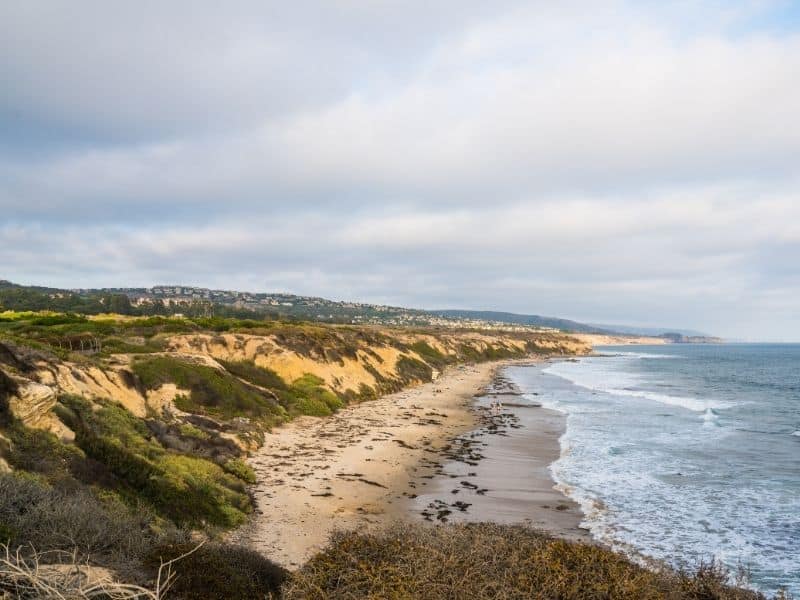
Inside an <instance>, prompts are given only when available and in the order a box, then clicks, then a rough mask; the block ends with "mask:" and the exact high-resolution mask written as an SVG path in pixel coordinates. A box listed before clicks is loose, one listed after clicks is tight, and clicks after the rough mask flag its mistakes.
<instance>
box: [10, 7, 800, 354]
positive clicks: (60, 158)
mask: <svg viewBox="0 0 800 600" xmlns="http://www.w3.org/2000/svg"><path fill="white" fill-rule="evenodd" d="M0 90H2V93H0V279H9V280H12V281H15V282H18V283H25V284H38V285H50V286H57V287H67V288H76V287H114V286H120V287H121V286H150V285H155V284H159V283H163V284H168V283H183V284H187V285H198V286H205V287H213V288H223V289H241V290H249V291H287V292H291V293H297V294H307V295H316V296H324V297H328V298H332V299H343V300H344V299H348V300H359V301H364V302H378V303H389V304H393V305H401V306H410V307H421V308H472V309H495V310H504V311H514V312H521V313H535V314H543V315H550V316H559V317H565V318H572V319H577V320H582V321H588V322H593V323H619V324H631V325H641V326H646V325H647V326H665V327H684V328H692V329H697V330H701V331H706V332H710V333H713V334H718V335H722V336H725V337H728V338H735V339H742V340H772V341H800V310H798V308H800V2H797V1H769V0H752V1H749V2H734V1H719V2H717V1H708V2H700V1H689V0H685V1H682V0H678V1H675V2H667V3H664V2H655V1H652V2H651V1H649V0H640V1H638V2H621V1H610V0H609V1H607V0H592V1H591V2H573V1H570V0H566V1H564V2H536V1H531V0H528V1H524V2H518V1H515V0H495V1H493V2H478V1H473V0H438V1H435V2H431V1H430V0H426V1H424V2H422V1H418V0H404V1H402V2H401V1H381V0H369V1H367V0H364V1H361V0H338V1H337V0H326V1H311V0H297V1H294V2H270V1H266V2H265V1H252V2H249V1H228V2H224V3H223V2H215V1H214V2H212V1H202V0H191V1H190V0H175V1H171V2H160V1H150V0H140V1H138V2H121V1H114V0H112V1H109V0H97V1H92V0H78V1H75V0H52V1H50V2H31V1H29V0H6V1H4V2H2V3H0Z"/></svg>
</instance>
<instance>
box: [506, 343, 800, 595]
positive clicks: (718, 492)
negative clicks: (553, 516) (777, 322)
mask: <svg viewBox="0 0 800 600" xmlns="http://www.w3.org/2000/svg"><path fill="white" fill-rule="evenodd" d="M597 351H598V352H599V353H602V354H603V356H592V357H585V358H580V359H577V360H566V361H558V362H552V363H548V364H546V365H539V366H531V367H523V366H515V367H509V368H508V369H507V370H506V375H507V376H508V377H509V378H510V379H512V380H513V381H514V382H515V383H516V385H517V386H518V387H519V388H520V390H521V391H522V392H524V393H525V394H526V398H527V399H528V400H529V401H530V402H537V403H541V404H542V405H543V406H545V407H547V408H551V409H555V410H558V411H561V412H563V413H565V414H566V415H567V419H566V432H565V433H564V434H563V435H562V437H561V439H560V444H561V455H560V458H559V459H558V460H557V461H556V462H554V463H553V464H552V465H551V467H550V469H551V472H552V475H553V478H554V479H555V480H556V482H557V485H558V486H559V487H560V488H561V489H562V490H563V491H564V492H565V493H566V494H567V495H568V496H570V497H571V498H573V499H574V500H576V501H577V502H578V503H579V504H580V505H581V507H582V509H583V511H584V513H585V519H584V523H583V525H584V526H585V527H588V528H589V529H590V531H591V533H592V535H593V536H594V537H596V538H598V539H600V540H602V541H603V542H606V543H607V544H609V545H611V546H612V547H614V548H617V549H619V550H622V551H625V552H627V553H628V554H630V555H633V556H638V557H652V558H655V559H659V560H664V561H667V562H669V563H670V564H673V565H675V566H687V567H692V566H693V565H696V564H698V563H699V562H700V561H709V560H711V559H714V560H718V561H721V562H722V563H724V564H726V565H728V566H729V567H731V568H733V569H738V568H739V567H743V568H744V569H746V570H747V571H748V572H749V578H750V581H751V584H752V585H753V586H754V587H756V588H758V589H761V590H763V591H765V592H775V591H776V590H777V589H779V588H781V587H784V588H786V589H787V590H788V591H790V592H791V593H793V594H794V595H795V597H798V596H800V345H767V344H727V345H681V344H674V345H665V346H624V347H600V348H597Z"/></svg>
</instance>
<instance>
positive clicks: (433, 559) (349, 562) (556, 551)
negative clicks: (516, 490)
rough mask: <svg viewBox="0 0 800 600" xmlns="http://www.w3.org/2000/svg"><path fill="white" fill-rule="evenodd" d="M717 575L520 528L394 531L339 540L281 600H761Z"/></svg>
mask: <svg viewBox="0 0 800 600" xmlns="http://www.w3.org/2000/svg"><path fill="white" fill-rule="evenodd" d="M726 580H727V576H726V573H725V571H724V570H723V569H720V568H718V567H714V566H705V567H701V568H700V569H699V570H697V571H696V572H695V573H693V574H687V573H679V572H675V571H670V570H666V569H665V570H664V571H662V572H655V571H651V570H648V569H646V568H644V567H642V566H639V565H637V564H635V563H633V562H631V561H630V560H628V559H627V558H626V557H625V556H623V555H622V554H619V553H616V552H613V551H611V550H608V549H605V548H603V547H601V546H598V545H594V544H586V543H577V542H569V541H565V540H561V539H555V538H552V537H549V536H547V535H545V534H543V533H541V532H537V531H535V530H532V529H530V528H527V527H523V526H508V525H498V524H493V523H474V524H467V525H452V524H449V525H440V526H435V527H431V526H425V525H420V524H397V525H395V526H393V527H391V528H389V529H388V530H387V531H385V532H381V533H378V534H366V533H358V532H350V533H339V534H336V535H335V536H334V537H333V539H332V541H331V543H330V545H329V546H328V547H327V548H325V549H324V550H323V551H322V552H320V553H319V554H317V555H316V556H314V557H313V558H312V559H311V560H310V561H309V562H308V563H307V564H306V565H305V566H304V567H303V568H302V569H300V570H299V571H298V572H297V573H295V574H294V576H293V577H292V579H291V580H290V581H289V582H288V583H287V585H286V587H285V590H284V597H285V598H287V599H300V598H302V599H304V600H315V599H319V600H323V599H326V598H337V599H339V600H350V599H352V600H356V599H360V598H384V599H398V600H399V599H401V598H402V599H404V598H425V599H427V600H438V599H441V600H445V599H447V600H461V599H463V600H468V599H472V598H502V599H504V600H505V599H507V600H511V599H519V600H523V599H525V600H530V599H556V598H558V599H562V600H568V599H575V600H578V599H581V600H582V599H590V598H598V599H599V598H608V599H617V600H643V599H644V600H647V599H652V600H656V599H658V600H758V599H761V598H763V596H761V595H759V594H757V593H755V592H752V591H749V590H746V589H742V588H735V587H731V586H729V585H727V583H726Z"/></svg>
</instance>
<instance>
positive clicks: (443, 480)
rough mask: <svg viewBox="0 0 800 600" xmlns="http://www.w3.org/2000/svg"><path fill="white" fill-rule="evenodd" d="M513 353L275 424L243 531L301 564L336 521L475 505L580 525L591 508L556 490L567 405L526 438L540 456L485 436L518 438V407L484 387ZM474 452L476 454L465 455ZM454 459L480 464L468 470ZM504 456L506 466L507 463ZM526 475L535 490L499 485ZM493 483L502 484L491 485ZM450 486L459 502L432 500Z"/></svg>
mask: <svg viewBox="0 0 800 600" xmlns="http://www.w3.org/2000/svg"><path fill="white" fill-rule="evenodd" d="M504 364H507V361H506V362H495V363H485V364H479V365H469V366H459V367H454V368H451V369H449V370H447V371H446V372H445V373H443V374H442V375H441V376H440V377H439V378H438V379H437V380H436V381H435V382H432V383H427V384H424V385H420V386H418V387H415V388H412V389H408V390H404V391H401V392H398V393H396V394H392V395H389V396H384V397H382V398H379V399H377V400H374V401H369V402H364V403H362V404H359V405H355V406H352V407H348V408H346V409H344V410H342V411H340V412H338V413H337V414H335V415H333V416H332V417H328V418H322V419H320V418H313V417H303V418H301V419H298V420H296V421H294V422H292V423H291V424H289V425H287V426H285V427H282V428H280V429H277V430H275V431H274V432H273V433H271V434H268V435H267V436H266V440H265V443H264V445H263V447H262V448H261V449H259V451H258V452H257V453H256V454H255V455H254V456H253V457H252V458H251V459H250V461H249V462H250V464H251V466H252V467H253V468H254V469H255V471H256V475H257V477H258V482H259V483H258V484H257V485H256V486H255V487H254V489H253V493H254V497H255V500H256V513H255V515H254V516H253V518H252V519H251V522H250V523H248V524H247V525H245V526H244V527H243V528H241V529H240V530H239V531H237V532H236V533H235V534H234V539H235V540H236V541H238V542H240V543H244V544H246V545H248V546H249V547H251V548H253V549H255V550H257V551H259V552H261V553H262V554H264V555H265V556H268V557H269V558H271V559H272V560H275V561H277V562H279V563H281V564H282V565H284V566H286V567H290V568H292V567H296V566H298V565H300V564H302V563H303V562H304V561H305V560H307V559H308V558H309V557H310V556H312V555H313V554H314V553H315V552H317V551H318V550H319V549H320V548H322V547H323V546H324V545H325V543H326V542H327V540H328V539H329V537H330V535H331V533H332V532H333V531H334V530H336V529H356V528H357V529H364V528H373V527H380V526H382V525H385V524H388V523H390V522H391V521H394V520H397V519H401V518H414V519H417V518H419V519H423V518H426V519H428V520H431V521H437V520H438V521H441V520H449V519H450V518H457V516H458V515H461V514H463V515H467V514H469V515H470V517H479V518H480V519H485V520H495V521H500V522H511V521H514V522H522V521H524V520H525V519H529V520H530V522H531V523H532V524H533V525H535V526H538V527H542V528H546V529H548V530H551V531H553V532H554V533H556V534H559V535H568V536H570V537H574V536H575V535H578V533H576V532H579V531H580V530H578V529H577V526H578V522H579V520H580V513H579V511H578V510H577V507H576V506H574V505H573V504H572V503H571V502H570V501H569V500H568V499H566V498H565V497H564V496H562V495H561V494H560V493H559V492H557V491H555V490H554V489H553V482H552V480H551V479H550V478H549V474H548V473H547V465H549V463H550V462H552V460H554V459H555V458H556V457H557V455H558V451H559V450H558V436H559V435H560V431H561V430H562V429H563V423H561V422H559V421H558V419H557V418H556V417H557V414H556V413H550V411H545V409H535V410H536V411H537V412H538V414H541V415H542V419H541V420H540V421H539V422H538V425H536V427H537V428H538V429H537V433H534V432H532V431H528V435H527V436H526V438H530V437H531V436H532V437H533V438H534V439H536V438H538V437H539V435H538V432H539V430H540V432H541V440H540V443H538V444H534V447H532V448H527V449H524V448H517V452H518V456H522V455H523V454H524V455H526V456H528V457H530V456H531V455H533V456H535V457H536V460H534V461H533V462H531V460H527V461H526V464H525V465H522V464H521V463H520V462H519V460H516V461H515V460H514V457H513V456H512V455H511V454H509V453H508V450H507V449H505V448H503V449H501V450H500V452H501V454H502V453H505V456H500V455H495V454H496V453H495V451H494V449H493V448H494V446H495V444H489V445H487V444H486V442H485V440H483V439H482V438H483V437H485V436H486V435H488V433H487V432H491V431H494V432H495V433H500V437H498V438H497V439H498V440H500V439H502V440H503V441H504V442H505V441H507V440H510V441H512V442H513V438H511V437H505V435H506V434H505V433H503V432H504V431H506V430H507V429H509V428H510V426H511V423H512V421H514V417H513V416H512V414H511V413H505V414H504V415H500V416H492V415H490V414H489V411H488V409H487V408H486V407H485V405H486V404H487V402H486V397H479V398H478V399H477V400H476V398H475V397H476V395H478V396H483V394H485V392H486V390H487V388H492V386H493V385H494V386H496V385H497V384H498V382H501V381H502V378H497V372H498V369H499V368H500V367H501V366H502V365H504ZM490 391H491V389H490ZM554 415H555V416H554ZM529 426H530V425H526V427H529ZM493 441H494V440H493ZM517 443H518V444H519V443H521V442H519V440H518V441H517ZM490 446H491V447H492V448H491V449H490V448H489V447H490ZM481 452H486V455H485V456H484V454H481ZM465 458H466V459H467V461H468V462H469V463H472V464H471V465H468V464H467V463H464V462H463V460H464V459H465ZM471 459H475V460H471ZM487 460H488V463H487V462H486V461H487ZM498 460H499V461H500V463H497V462H496V461H498ZM537 460H538V463H536V461H537ZM503 461H506V462H503ZM454 464H461V465H462V466H465V467H468V468H469V471H470V472H469V473H466V472H465V473H463V477H462V476H461V475H462V474H459V475H458V477H459V478H460V479H458V480H456V479H454V477H455V476H454V475H453V473H452V472H451V470H452V465H454ZM497 464H503V465H504V466H503V468H502V469H498V468H497ZM485 465H488V467H487V466H485ZM521 468H524V469H525V471H524V473H525V477H524V478H522V477H520V475H521V474H522V472H521V471H520V470H519V469H521ZM487 469H488V470H487ZM490 473H491V474H490ZM501 474H502V476H501ZM498 476H501V479H498V478H497V477H498ZM503 478H504V479H503ZM461 479H464V480H465V481H466V480H467V479H471V480H473V481H475V483H467V484H465V486H462V489H463V492H460V491H459V493H452V491H451V489H450V488H452V487H453V485H452V482H451V480H453V481H460V480H461ZM523 479H524V480H525V482H526V485H527V486H529V487H530V488H534V489H532V490H529V491H531V492H532V493H534V494H535V495H536V497H535V501H533V502H531V498H530V497H523V498H520V497H519V496H518V495H515V494H512V495H511V496H507V495H498V493H499V492H500V491H501V490H504V489H505V488H507V487H508V482H509V481H517V482H519V481H522V480H523ZM459 485H460V484H459ZM456 487H458V486H456ZM445 488H447V489H445ZM483 488H489V489H490V491H488V492H486V491H484V492H482V493H481V490H482V489H483ZM467 492H477V493H473V494H472V495H473V496H475V497H478V496H480V497H481V499H482V500H483V501H480V500H479V501H473V500H474V498H473V500H470V503H471V504H472V505H473V506H474V508H473V507H470V508H469V509H468V511H465V512H463V513H462V512H461V511H460V510H458V508H457V506H458V505H456V503H457V502H458V501H459V499H463V498H465V497H466V496H467ZM459 494H460V495H459ZM503 494H505V493H504V492H503ZM443 496H446V498H445V499H444V500H446V501H447V503H448V504H452V505H456V506H450V507H448V508H447V509H445V510H447V511H448V512H447V514H443V513H442V509H441V508H440V510H439V511H438V512H434V513H430V511H429V510H426V506H427V500H426V499H430V502H434V501H439V502H444V500H439V499H440V498H442V497H443ZM456 496H459V497H458V498H456ZM423 500H426V501H423ZM565 507H566V508H565ZM473 520H478V519H473Z"/></svg>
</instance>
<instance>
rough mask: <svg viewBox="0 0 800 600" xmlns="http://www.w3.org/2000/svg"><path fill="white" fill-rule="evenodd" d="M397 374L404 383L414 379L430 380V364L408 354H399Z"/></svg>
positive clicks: (414, 380)
mask: <svg viewBox="0 0 800 600" xmlns="http://www.w3.org/2000/svg"><path fill="white" fill-rule="evenodd" d="M396 369H397V375H398V376H399V377H400V379H401V380H402V381H403V382H404V383H411V382H416V381H431V380H432V379H433V369H431V367H430V365H428V364H427V363H424V362H422V361H421V360H418V359H416V358H411V357H410V356H405V355H404V356H401V357H400V358H398V359H397V366H396Z"/></svg>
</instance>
